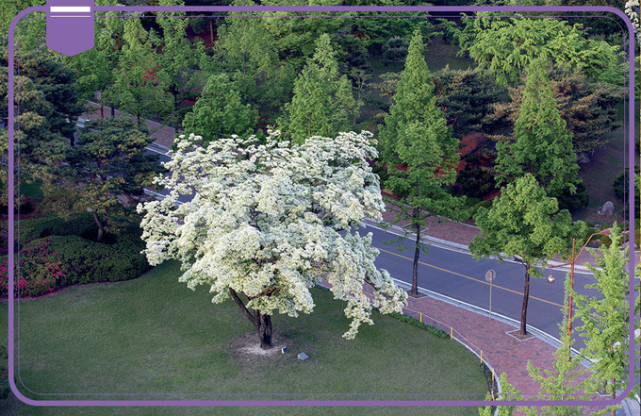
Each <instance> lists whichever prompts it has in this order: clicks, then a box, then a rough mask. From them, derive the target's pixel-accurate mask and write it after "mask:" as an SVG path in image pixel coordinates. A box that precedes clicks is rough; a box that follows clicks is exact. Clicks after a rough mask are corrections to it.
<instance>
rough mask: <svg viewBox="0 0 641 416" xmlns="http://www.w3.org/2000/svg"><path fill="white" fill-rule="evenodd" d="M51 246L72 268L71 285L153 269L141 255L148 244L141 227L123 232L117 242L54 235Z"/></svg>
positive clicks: (127, 277)
mask: <svg viewBox="0 0 641 416" xmlns="http://www.w3.org/2000/svg"><path fill="white" fill-rule="evenodd" d="M51 245H52V247H53V249H54V250H55V251H56V252H57V253H59V255H60V261H61V263H62V264H64V265H65V267H66V268H67V270H68V277H67V282H68V284H82V283H92V282H116V281H122V280H130V279H134V278H136V277H138V276H140V275H141V274H143V273H145V272H146V271H148V270H149V269H150V268H151V266H149V264H148V263H147V259H146V258H145V256H144V255H142V254H140V252H141V251H142V250H143V249H144V248H145V246H144V243H143V242H142V240H140V231H138V230H135V231H134V230H128V232H126V233H123V234H121V235H119V236H118V240H117V241H116V243H115V244H104V243H97V242H95V241H89V240H86V239H84V238H82V237H79V236H61V237H51Z"/></svg>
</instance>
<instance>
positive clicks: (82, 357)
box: [0, 263, 487, 415]
mask: <svg viewBox="0 0 641 416" xmlns="http://www.w3.org/2000/svg"><path fill="white" fill-rule="evenodd" d="M178 275H179V268H178V266H177V264H175V263H168V264H164V265H162V266H160V267H156V268H155V269H153V270H152V271H151V272H149V273H148V274H146V275H145V276H143V277H141V278H139V279H136V280H133V281H127V282H121V283H110V284H91V285H85V286H77V287H73V288H70V289H67V290H64V291H62V292H60V293H58V294H56V295H54V296H50V297H46V298H40V299H37V300H34V301H23V302H20V304H19V325H18V328H19V354H20V360H19V374H20V382H19V385H22V387H21V391H22V392H23V394H25V395H26V396H28V397H31V398H33V399H37V400H41V399H54V400H61V399H67V400H68V399H84V400H89V399H92V400H97V399H103V400H104V399H123V398H128V399H220V400H229V399H238V400H250V399H302V400H320V399H326V400H340V399H353V400H367V399H371V400H383V399H395V400H403V399H409V400H414V399H417V400H481V399H483V397H484V394H485V393H486V391H487V383H486V379H485V377H484V375H483V372H482V370H481V368H480V366H479V363H478V358H477V357H475V356H474V355H472V354H471V353H469V352H468V351H467V350H466V349H465V348H464V347H463V346H461V345H460V344H458V343H457V342H456V341H451V340H449V339H442V338H438V337H436V336H434V335H432V334H429V333H428V332H426V331H423V330H420V329H418V328H415V327H413V326H411V325H408V324H405V323H402V322H400V321H398V320H396V319H393V318H391V317H388V316H381V315H380V314H378V313H377V314H375V316H374V321H375V325H374V326H369V325H365V326H363V327H362V328H361V330H360V333H359V334H358V336H357V337H356V339H355V340H353V341H347V340H344V339H343V338H342V337H341V335H342V334H343V332H345V331H346V330H347V328H348V322H349V321H348V320H347V319H346V318H345V317H344V316H343V313H342V305H341V302H337V301H333V300H332V299H331V294H330V293H329V292H328V291H325V290H322V289H316V290H315V291H314V293H313V295H314V296H315V300H316V308H315V312H314V313H313V314H311V315H302V316H301V317H300V318H298V319H293V318H289V317H283V316H280V315H277V316H275V317H274V319H273V324H274V331H275V334H276V335H277V336H284V337H287V338H288V339H289V340H288V342H287V345H288V347H289V349H290V353H289V354H286V355H278V356H276V357H273V358H264V357H261V358H258V357H252V358H247V357H239V356H238V355H237V354H235V353H234V351H233V350H232V348H231V347H230V343H231V341H232V340H234V339H237V338H238V337H240V336H242V335H243V334H246V333H250V332H252V330H253V327H251V325H250V324H249V322H248V321H246V319H245V318H244V317H243V316H242V315H241V314H240V312H239V310H238V307H237V306H236V305H235V304H234V303H233V302H231V301H228V302H226V303H224V304H222V305H213V304H212V303H211V301H210V298H211V295H210V294H208V293H207V290H206V289H205V288H202V289H200V290H197V291H196V292H195V293H194V292H192V291H190V290H189V289H188V288H187V287H186V285H184V284H181V283H179V282H178V281H177V276H178ZM0 317H2V319H3V320H5V319H6V317H7V303H6V302H3V303H1V304H0ZM5 322H6V321H5ZM0 331H1V332H0V337H2V338H0V339H6V336H7V334H6V327H5V326H4V325H3V326H2V329H1V330H0ZM301 351H304V352H306V353H307V354H309V356H310V357H311V358H310V359H309V360H307V361H299V360H297V359H296V355H297V354H298V353H299V352H301ZM106 393H116V394H119V396H116V397H110V396H105V394H106ZM131 393H135V394H144V395H143V396H132V394H131ZM337 393H340V394H337ZM86 394H89V395H90V396H86ZM153 394H160V396H152V395H153ZM181 394H182V396H178V395H181ZM5 407H6V408H5V411H6V412H7V413H8V414H11V413H14V414H21V415H22V414H25V415H41V414H42V415H44V414H47V415H48V414H55V415H67V414H91V415H93V414H97V415H103V414H105V415H108V414H116V413H117V414H136V415H143V414H144V415H147V414H150V415H151V414H154V415H155V414H188V415H190V414H255V413H260V414H297V415H298V414H320V413H321V412H322V414H324V415H325V414H350V415H351V414H448V415H474V414H477V411H476V409H475V408H471V407H456V408H447V409H443V408H441V409H440V411H439V410H438V409H436V408H396V409H392V408H375V407H372V408H343V409H340V408H295V409H294V408H266V409H263V408H255V409H244V410H242V411H241V409H238V408H229V409H223V408H218V409H216V410H215V411H214V409H207V408H203V409H196V408H188V409H169V408H168V409H159V408H152V409H144V408H132V409H104V408H103V409H99V408H89V409H82V408H74V409H70V408H57V409H52V408H37V407H29V406H25V405H20V404H19V403H17V400H16V399H15V398H13V399H10V400H9V404H5ZM321 409H322V410H321ZM0 410H2V408H1V407H0ZM114 410H116V413H114ZM443 412H445V413H443ZM0 413H3V412H2V411H0ZM3 414H4V413H3Z"/></svg>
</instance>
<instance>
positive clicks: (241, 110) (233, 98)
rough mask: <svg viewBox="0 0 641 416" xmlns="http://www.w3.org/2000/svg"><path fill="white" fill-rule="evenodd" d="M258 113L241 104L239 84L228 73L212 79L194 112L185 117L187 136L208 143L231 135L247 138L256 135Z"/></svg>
mask: <svg viewBox="0 0 641 416" xmlns="http://www.w3.org/2000/svg"><path fill="white" fill-rule="evenodd" d="M257 122H258V112H257V111H256V110H255V109H253V108H252V106H251V105H249V104H243V103H242V102H241V98H240V94H239V92H238V89H237V88H236V84H235V83H234V82H231V81H230V80H229V76H228V75H227V74H225V73H223V74H216V75H212V76H211V77H210V78H209V80H208V81H207V85H206V86H205V89H204V91H203V94H202V96H201V97H200V98H199V99H198V101H197V102H196V104H195V105H194V108H193V110H192V111H191V112H190V113H187V114H186V115H185V120H184V121H183V127H184V129H185V132H186V133H188V134H189V133H194V134H196V135H199V136H202V137H203V139H204V141H205V142H209V141H211V140H216V139H219V138H221V137H231V135H232V134H237V135H239V136H247V135H249V134H252V133H253V132H254V129H255V128H256V123H257Z"/></svg>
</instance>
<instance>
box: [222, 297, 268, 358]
mask: <svg viewBox="0 0 641 416" xmlns="http://www.w3.org/2000/svg"><path fill="white" fill-rule="evenodd" d="M229 294H230V295H231V298H232V299H233V300H234V302H236V304H237V305H238V307H239V308H240V311H241V312H242V313H243V315H245V317H246V318H247V319H249V322H251V323H252V325H254V327H255V328H256V332H258V338H260V348H262V349H264V350H268V349H270V348H271V347H272V318H271V316H269V315H266V314H263V313H261V312H260V311H259V310H255V311H254V314H253V315H252V313H251V312H249V310H248V309H247V307H246V306H245V304H244V303H243V301H242V300H241V299H240V298H239V297H238V294H237V293H236V292H235V291H234V289H232V288H229Z"/></svg>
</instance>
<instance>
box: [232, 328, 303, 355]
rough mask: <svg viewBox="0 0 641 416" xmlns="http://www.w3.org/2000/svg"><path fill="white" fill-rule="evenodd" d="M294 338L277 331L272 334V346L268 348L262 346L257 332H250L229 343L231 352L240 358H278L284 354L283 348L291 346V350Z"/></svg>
mask: <svg viewBox="0 0 641 416" xmlns="http://www.w3.org/2000/svg"><path fill="white" fill-rule="evenodd" d="M291 344H292V340H291V339H289V338H287V337H284V336H282V335H279V334H278V333H275V334H274V335H272V347H271V348H270V349H268V350H264V349H262V348H260V339H259V338H258V334H256V333H248V334H244V335H241V336H240V337H238V338H236V339H234V340H232V341H231V342H230V343H229V348H230V350H231V352H232V353H233V354H234V355H235V356H236V357H238V358H243V359H254V358H261V357H264V358H277V357H280V356H281V355H283V354H282V353H281V348H282V347H285V346H289V348H290V352H289V353H287V354H292V352H291Z"/></svg>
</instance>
